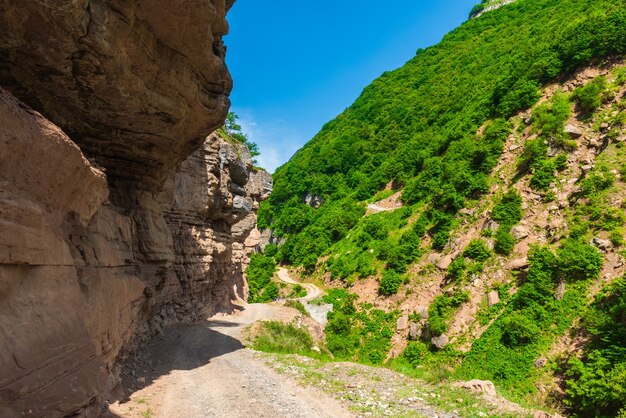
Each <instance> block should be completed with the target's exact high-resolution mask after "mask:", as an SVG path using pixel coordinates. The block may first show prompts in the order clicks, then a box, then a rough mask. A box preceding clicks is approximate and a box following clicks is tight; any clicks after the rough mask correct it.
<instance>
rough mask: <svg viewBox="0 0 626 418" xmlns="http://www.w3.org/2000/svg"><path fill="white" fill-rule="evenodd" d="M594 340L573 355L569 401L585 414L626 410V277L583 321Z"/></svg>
mask: <svg viewBox="0 0 626 418" xmlns="http://www.w3.org/2000/svg"><path fill="white" fill-rule="evenodd" d="M583 326H584V328H585V330H586V331H587V332H588V333H589V334H590V335H591V342H590V344H588V345H587V347H586V348H585V354H584V358H583V359H582V360H581V359H578V358H572V359H571V360H570V361H569V366H570V367H569V369H568V370H567V374H568V376H569V377H570V379H569V380H568V381H567V390H566V393H567V399H566V403H567V405H568V406H570V407H571V408H572V409H573V410H574V411H577V412H579V414H580V415H581V416H588V417H597V416H613V415H614V414H615V413H616V412H617V411H621V412H620V416H624V414H626V279H625V278H621V279H619V280H617V281H616V282H615V283H613V284H612V285H611V286H609V287H608V288H607V289H606V290H605V291H604V292H603V293H602V294H601V295H600V296H599V297H598V298H597V300H596V301H595V303H594V304H593V305H592V306H591V308H590V309H589V311H588V312H587V315H585V319H584V321H583Z"/></svg>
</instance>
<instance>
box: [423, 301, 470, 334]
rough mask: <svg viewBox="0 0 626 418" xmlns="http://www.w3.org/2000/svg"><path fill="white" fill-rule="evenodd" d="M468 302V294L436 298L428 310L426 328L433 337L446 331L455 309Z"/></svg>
mask: <svg viewBox="0 0 626 418" xmlns="http://www.w3.org/2000/svg"><path fill="white" fill-rule="evenodd" d="M468 301H469V294H468V293H465V292H456V293H454V294H452V295H448V294H443V295H439V296H437V297H436V298H435V299H434V300H433V302H432V303H431V305H430V307H429V308H428V328H429V329H430V331H431V332H432V333H433V334H434V335H441V334H443V333H445V332H446V331H448V322H449V321H450V319H452V316H454V313H455V312H456V311H457V309H458V308H459V307H460V306H461V305H462V304H463V303H466V302H468Z"/></svg>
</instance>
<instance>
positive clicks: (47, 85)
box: [0, 0, 271, 417]
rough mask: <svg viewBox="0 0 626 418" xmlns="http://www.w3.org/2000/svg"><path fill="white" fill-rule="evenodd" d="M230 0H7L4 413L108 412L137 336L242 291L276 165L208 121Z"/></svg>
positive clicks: (1, 170)
mask: <svg viewBox="0 0 626 418" xmlns="http://www.w3.org/2000/svg"><path fill="white" fill-rule="evenodd" d="M231 3H232V1H225V0H210V1H209V0H202V1H201V0H189V1H184V2H181V1H169V0H168V1H164V0H133V1H116V0H99V1H95V0H76V1H72V2H67V1H58V0H33V1H29V2H17V1H7V0H0V85H2V87H5V88H6V89H7V90H9V91H6V90H2V89H0V124H2V126H3V129H2V130H0V370H1V372H0V416H3V417H4V416H23V415H26V416H35V417H57V416H65V415H69V414H74V413H78V414H79V415H85V416H97V414H98V413H99V412H100V411H101V410H102V405H103V401H104V399H105V398H106V396H107V394H108V393H110V392H111V391H113V390H114V389H115V387H116V385H117V384H118V376H119V370H120V365H121V364H122V363H123V361H124V359H125V358H127V356H128V355H129V354H130V353H132V351H133V349H134V348H136V347H137V345H138V344H139V343H140V342H141V341H142V340H145V339H146V338H149V337H150V336H152V335H154V334H155V333H158V332H159V330H160V329H161V328H162V327H163V326H164V325H165V324H167V323H169V322H173V321H180V320H188V319H194V318H198V317H199V316H201V315H206V314H210V313H213V312H215V311H217V310H228V309H229V308H230V306H231V305H230V302H231V300H233V299H237V298H244V297H245V296H246V291H247V289H246V285H245V281H244V279H243V276H242V271H243V270H244V268H245V264H246V262H247V255H248V254H249V253H250V252H251V251H252V250H253V249H254V248H255V247H256V246H257V245H258V244H259V242H260V234H259V233H258V231H256V229H255V225H256V215H255V211H256V209H257V208H258V203H259V201H260V200H261V199H263V198H264V197H265V196H267V194H268V193H269V191H270V190H271V178H270V176H269V175H268V174H267V173H265V172H263V171H255V170H254V169H253V167H252V162H251V159H250V155H249V153H248V152H247V150H246V149H245V147H243V146H242V145H240V144H237V143H231V142H229V141H228V140H226V139H224V138H222V137H220V136H219V135H215V134H213V135H210V136H208V138H207V135H208V134H209V133H210V132H211V131H212V130H214V129H215V128H217V127H218V126H219V125H220V124H221V123H222V122H223V119H224V115H225V113H226V112H227V109H228V105H229V103H228V99H227V94H228V92H229V90H230V77H229V75H228V72H227V70H226V67H225V66H224V61H223V58H224V47H223V45H222V42H221V35H222V34H224V33H225V32H226V31H227V25H226V21H225V13H226V10H227V9H228V7H229V6H230V4H231ZM15 96H17V98H16V97H15ZM33 109H35V110H33Z"/></svg>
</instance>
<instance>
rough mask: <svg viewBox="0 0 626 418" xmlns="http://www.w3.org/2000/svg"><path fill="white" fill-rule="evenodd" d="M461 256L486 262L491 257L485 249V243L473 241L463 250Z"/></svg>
mask: <svg viewBox="0 0 626 418" xmlns="http://www.w3.org/2000/svg"><path fill="white" fill-rule="evenodd" d="M463 256H464V257H467V258H471V259H472V260H476V261H487V260H488V259H489V257H491V252H490V251H489V249H488V248H487V245H486V244H485V241H483V240H481V239H473V240H471V241H470V242H469V244H467V247H465V250H463Z"/></svg>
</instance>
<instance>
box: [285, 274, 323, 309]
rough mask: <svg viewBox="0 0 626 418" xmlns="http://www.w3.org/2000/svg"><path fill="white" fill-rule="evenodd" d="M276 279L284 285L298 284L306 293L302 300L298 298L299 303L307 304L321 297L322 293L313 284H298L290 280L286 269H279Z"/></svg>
mask: <svg viewBox="0 0 626 418" xmlns="http://www.w3.org/2000/svg"><path fill="white" fill-rule="evenodd" d="M278 278H279V279H280V280H281V281H283V282H285V283H289V284H293V285H296V284H299V285H300V286H302V287H304V288H305V289H306V291H307V295H306V296H305V297H303V298H300V299H299V300H301V301H304V302H308V301H310V300H312V299H315V298H317V297H319V296H321V295H322V291H321V290H320V288H319V287H317V286H315V285H314V284H312V283H300V282H297V281H295V280H294V279H292V278H291V276H290V275H289V272H288V271H287V269H286V268H283V267H280V268H279V269H278Z"/></svg>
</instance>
